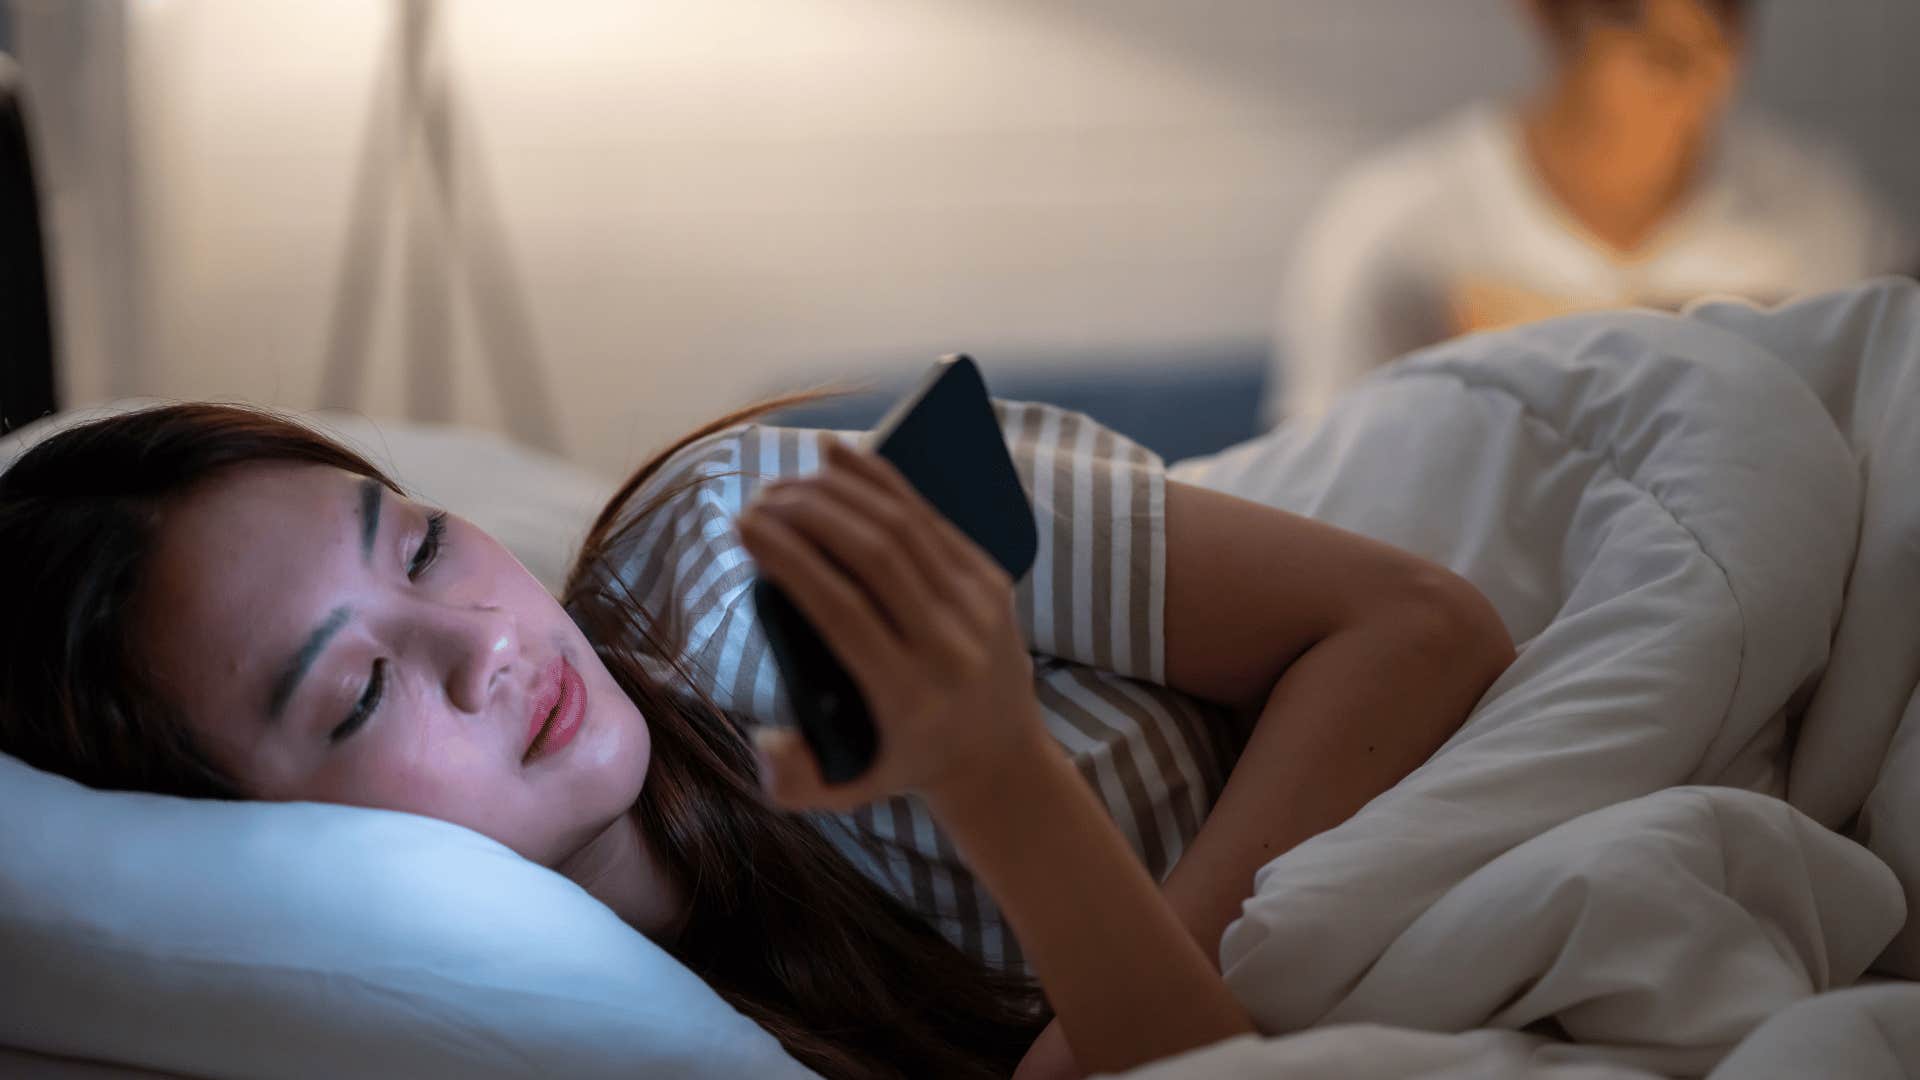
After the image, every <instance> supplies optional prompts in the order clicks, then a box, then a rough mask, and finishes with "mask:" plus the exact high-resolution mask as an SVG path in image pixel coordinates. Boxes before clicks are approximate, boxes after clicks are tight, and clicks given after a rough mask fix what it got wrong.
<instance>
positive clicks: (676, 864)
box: [0, 398, 1044, 1078]
mask: <svg viewBox="0 0 1920 1080" xmlns="http://www.w3.org/2000/svg"><path fill="white" fill-rule="evenodd" d="M793 400H795V399H793V398H785V399H777V400H775V401H771V402H766V403H763V404H762V405H759V406H755V407H753V408H749V409H743V410H740V411H738V412H735V413H732V414H729V415H727V416H723V417H720V418H719V419H717V420H715V421H713V422H712V423H709V424H706V425H703V426H702V427H700V428H699V429H697V430H695V431H693V432H690V433H688V434H687V435H686V436H684V437H683V438H681V439H679V440H677V441H675V442H674V443H673V444H672V445H670V446H668V447H667V448H665V449H664V450H662V451H661V452H660V453H658V454H656V455H654V457H653V458H652V459H650V460H649V461H647V462H646V463H645V464H644V465H642V466H641V467H640V468H639V469H638V470H637V471H636V472H635V473H634V474H633V476H632V477H630V478H629V479H628V480H627V482H626V483H625V484H624V485H622V487H621V489H620V491H619V492H618V493H617V494H616V495H615V497H614V498H613V500H611V501H610V502H609V503H608V505H607V507H606V509H604V510H603V511H602V512H601V514H600V516H599V518H598V520H596V521H595V522H594V525H593V528H592V529H591V531H590V532H589V534H588V537H587V539H586V541H585V543H584V544H583V545H582V550H581V554H580V557H579V559H578V560H577V561H576V563H575V566H574V569H573V571H572V573H571V574H570V575H569V578H568V582H567V586H566V588H565V589H564V590H563V594H562V601H563V603H565V605H566V607H567V610H568V612H569V614H571V615H572V617H573V618H574V619H575V621H576V622H578V623H579V625H580V626H581V628H582V630H583V631H585V633H586V635H587V638H588V640H590V641H592V642H593V643H594V646H595V649H596V651H597V652H598V653H599V655H600V657H601V659H602V660H603V661H604V662H605V664H606V666H607V669H608V670H609V671H610V672H611V673H612V674H613V677H614V678H615V680H616V681H618V682H619V684H620V686H621V687H622V688H623V689H624V690H625V691H626V693H627V694H628V696H629V697H631V698H632V699H633V701H634V703H635V704H636V705H637V706H638V707H639V708H640V710H641V713H642V715H644V716H645V717H646V718H647V722H648V726H649V728H650V729H651V733H652V737H653V742H654V746H655V750H654V760H653V764H652V766H651V767H650V769H649V772H648V777H647V782H646V785H645V786H644V788H643V789H642V791H641V796H640V801H639V804H638V805H637V806H635V808H634V811H633V812H634V813H635V814H636V815H637V816H638V819H639V821H640V823H641V827H642V828H644V829H646V830H647V833H648V835H649V836H650V837H651V838H653V841H654V843H655V844H656V846H657V850H658V851H659V852H660V853H661V856H662V858H663V859H664V860H665V861H666V862H667V864H668V865H669V867H670V868H671V869H672V871H673V872H675V873H676V874H677V875H678V876H679V878H680V880H681V881H682V882H684V883H685V886H686V892H687V895H688V898H689V901H690V913H689V915H688V918H687V921H686V923H685V925H684V926H683V928H682V929H681V931H680V933H679V934H678V935H677V936H676V937H675V939H674V941H673V942H672V943H671V944H670V946H669V948H670V950H671V951H672V952H673V953H674V954H675V955H676V956H677V957H678V958H679V959H680V960H682V961H683V962H685V963H686V964H687V965H688V966H689V967H691V968H692V969H693V970H694V971H696V972H698V973H699V974H700V975H701V976H702V977H703V978H705V979H706V980H707V981H708V983H709V984H710V985H712V986H713V988H714V989H715V990H716V991H717V992H718V993H719V994H720V995H721V996H722V997H723V998H725V999H726V1000H727V1001H728V1002H729V1003H730V1004H732V1005H733V1006H734V1007H735V1008H736V1009H739V1010H740V1011H741V1012H742V1013H743V1014H745V1015H747V1016H749V1017H751V1018H752V1019H753V1020H755V1021H757V1022H758V1023H759V1024H760V1025H761V1026H763V1027H765V1028H766V1029H767V1030H768V1031H770V1032H771V1033H772V1034H773V1035H774V1036H775V1037H777V1038H778V1039H779V1040H780V1041H781V1043H782V1044H783V1045H784V1046H785V1047H786V1049H787V1050H788V1052H789V1053H791V1054H792V1055H793V1056H794V1057H795V1058H797V1059H798V1060H799V1061H800V1062H802V1063H803V1064H805V1065H807V1066H809V1067H810V1068H812V1069H814V1070H815V1071H816V1072H819V1073H821V1074H823V1075H825V1076H829V1077H854V1078H868V1077H872V1078H880V1077H922V1076H937V1077H949V1076H950V1077H966V1078H971V1077H988V1076H1004V1075H1006V1074H1007V1073H1009V1072H1011V1071H1012V1069H1013V1066H1014V1065H1015V1063H1017V1062H1018V1060H1019V1058H1020V1056H1021V1054H1022V1053H1024V1052H1025V1050H1026V1048H1027V1046H1028V1045H1029V1044H1030V1043H1031V1042H1032V1040H1033V1038H1034V1036H1035V1035H1037V1034H1038V1030H1039V1026H1040V1024H1041V1022H1042V1021H1043V1020H1044V1013H1043V1011H1042V1009H1041V1003H1040V998H1039V995H1038V993H1037V991H1035V990H1034V989H1033V988H1032V987H1031V986H1030V985H1029V984H1027V983H1026V982H1025V981H1024V980H1021V979H1019V978H1017V977H1014V976H1011V975H1006V974H1002V973H999V972H996V971H993V970H990V969H988V968H987V967H985V966H984V965H982V964H981V963H980V962H978V961H977V960H975V959H973V958H971V957H969V956H967V955H966V954H965V953H963V952H961V951H960V950H959V949H958V948H956V947H955V946H954V945H952V944H951V943H949V942H948V941H947V940H946V939H945V938H943V937H941V936H940V935H939V934H938V933H936V932H935V931H934V930H933V929H932V927H931V926H930V925H929V924H928V923H927V922H926V921H925V920H924V919H923V918H922V917H920V916H919V915H918V914H916V913H915V912H914V911H912V910H911V909H909V908H908V907H907V906H906V905H904V904H903V903H902V902H900V901H899V900H898V899H896V898H895V897H894V896H893V895H892V894H891V893H889V892H887V891H886V890H885V889H883V888H881V887H880V886H879V885H877V884H875V883H874V882H873V881H871V880H869V879H868V878H867V877H866V876H865V875H863V874H862V873H861V872H860V871H859V870H858V869H856V868H855V867H854V866H853V864H852V863H851V862H849V861H848V860H847V859H846V857H844V856H843V855H842V854H841V853H840V852H839V850H838V849H837V848H835V847H834V845H833V844H832V843H831V842H830V841H829V840H828V839H827V838H826V837H825V836H824V835H822V833H821V832H820V830H819V829H818V828H817V827H816V826H815V825H814V824H812V823H811V822H809V821H807V820H806V819H803V818H799V817H794V816H791V815H787V814H784V813H781V812H778V811H776V810H773V809H771V808H770V807H768V806H767V805H766V804H765V803H764V802H763V801H762V799H761V798H760V794H759V785H758V778H757V776H756V772H755V759H754V755H753V753H752V751H751V749H750V747H749V742H748V740H747V738H746V737H745V733H744V726H743V724H742V722H741V721H740V719H739V718H737V717H734V716H730V715H728V714H727V713H725V712H723V711H722V710H720V709H719V708H717V707H715V706H714V705H713V703H712V702H711V701H710V700H709V699H708V698H707V697H706V696H705V695H704V694H703V693H702V692H701V691H700V689H699V685H698V683H697V681H696V680H695V679H693V678H691V677H689V676H688V674H687V673H686V672H685V671H683V670H680V669H679V668H677V667H676V666H674V663H673V658H674V656H676V655H677V650H676V649H675V648H674V647H673V645H674V643H673V642H671V641H667V640H663V639H662V638H661V637H660V636H659V634H658V633H657V632H656V628H655V626H654V624H653V620H652V619H651V618H650V616H649V613H648V612H646V611H645V610H644V609H643V608H642V607H641V606H640V605H639V604H638V603H637V602H635V599H634V598H633V597H631V596H628V595H625V594H624V593H623V591H622V590H621V589H620V588H619V584H618V579H617V577H615V576H614V575H611V574H608V573H605V572H604V571H605V565H606V558H607V554H608V552H609V550H610V549H611V547H612V546H613V545H614V544H615V543H616V542H617V541H618V540H619V539H621V538H622V537H624V536H626V535H627V534H628V530H630V529H632V528H636V527H638V526H639V525H640V523H641V522H643V521H644V520H645V518H646V516H647V515H648V514H649V513H652V512H655V511H656V510H657V509H658V508H659V507H660V506H661V505H662V504H663V503H665V502H666V501H668V500H669V499H671V497H672V495H673V494H674V491H673V490H671V489H670V490H668V491H666V492H664V493H662V494H660V495H659V496H657V497H654V498H653V499H652V500H651V501H650V504H649V505H647V506H638V507H630V506H628V503H629V501H630V500H632V499H633V497H634V495H635V493H636V492H638V491H640V490H641V489H642V487H643V486H644V485H646V483H647V482H648V481H649V480H650V479H653V478H654V477H656V476H657V475H658V474H659V473H660V470H661V468H662V466H664V465H665V464H666V463H667V460H668V459H669V458H670V457H671V456H672V455H673V454H674V453H675V452H677V451H679V450H680V449H682V448H684V447H686V446H687V445H689V444H691V443H692V442H694V441H696V440H698V439H700V438H703V437H705V436H707V435H710V434H713V433H715V432H718V431H721V430H724V429H725V428H727V427H731V426H733V425H735V424H739V423H743V422H745V421H747V420H749V419H752V418H753V417H755V416H757V415H759V414H761V413H764V412H766V411H768V410H770V409H774V408H778V407H780V406H782V405H785V404H790V403H791V402H792V401H793ZM265 461H283V462H284V461H291V462H305V463H310V464H316V465H330V466H333V467H335V468H339V469H343V470H345V471H347V472H351V473H355V474H357V475H360V476H367V477H372V478H374V479H377V480H379V481H380V482H381V483H383V484H386V485H387V486H388V487H390V488H393V489H394V490H396V491H398V490H399V488H398V486H397V485H395V484H394V483H393V481H392V480H391V479H389V478H388V477H387V476H385V475H384V474H383V473H382V472H381V471H380V470H379V469H378V468H376V467H375V466H374V465H373V464H372V463H371V462H369V461H367V460H366V459H365V458H363V457H361V456H360V455H358V454H355V453H353V452H352V451H351V450H348V449H346V448H345V447H343V446H341V445H339V444H338V443H337V442H335V441H333V440H331V439H329V438H327V437H326V436H324V435H322V434H320V433H318V432H316V431H314V430H312V429H310V428H308V427H306V426H304V425H302V424H300V423H297V422H295V421H293V420H291V419H288V418H286V417H282V416H279V415H276V414H273V413H270V412H266V411H263V410H257V409H250V408H242V407H238V406H229V405H206V404H189V405H169V406H161V407H158V408H152V409H145V410H141V411H139V412H133V413H126V414H122V415H119V416H114V417H109V418H106V419H102V420H95V421H92V422H89V423H86V424H82V425H79V426H77V427H74V428H70V429H68V430H66V431H63V432H61V433H59V434H56V435H54V436H52V437H50V438H48V439H46V440H45V441H43V442H41V443H39V444H38V445H36V446H35V447H33V448H32V449H31V450H29V451H27V453H26V454H25V455H23V456H22V457H21V458H20V459H19V460H18V461H17V462H16V463H15V464H14V465H13V466H12V468H10V469H7V470H6V471H5V472H0V596H5V597H7V598H8V603H7V607H8V611H7V615H6V617H5V618H0V750H3V751H5V752H7V753H11V754H13V755H15V756H17V757H19V758H21V759H22V760H24V761H26V762H27V763H28V764H30V765H33V766H35V767H37V768H41V769H45V770H47V771H50V772H55V773H59V774H62V775H65V776H69V777H72V778H74V779H76V780H79V781H80V782H82V783H85V784H88V785H90V786H93V787H98V788H108V789H117V790H138V791H152V792H158V793H161V794H169V795H181V796H187V797H199V798H218V799H240V798H246V797H247V793H246V792H245V791H244V790H243V788H242V786H241V785H240V784H239V783H238V782H237V781H236V780H235V779H234V778H233V777H232V776H231V775H230V774H229V773H228V772H226V771H225V770H224V769H222V768H221V767H220V765H219V764H218V763H217V762H216V761H214V760H213V758H212V757H211V756H210V755H209V754H208V753H207V752H206V751H205V749H204V748H203V747H202V746H200V745H198V744H197V743H196V740H195V739H194V738H193V735H192V730H191V728H189V726H188V725H187V724H186V723H185V721H184V718H183V717H182V716H181V715H180V713H179V711H178V710H177V709H176V708H175V707H174V706H172V705H171V704H170V703H169V702H168V701H167V700H166V699H165V698H164V697H163V696H162V695H160V694H159V693H158V692H157V691H156V690H155V680H154V678H153V677H152V675H151V673H150V672H149V671H148V670H147V668H146V666H145V664H144V661H143V658H142V656H141V653H140V650H139V649H138V648H137V643H136V642H135V641H134V639H133V637H132V635H131V632H130V629H129V624H130V623H131V621H132V620H131V619H129V618H127V617H126V614H127V611H128V609H129V605H130V603H131V602H132V601H133V600H134V598H135V597H136V595H137V594H138V592H139V590H140V588H141V586H142V583H143V579H142V575H143V571H144V569H145V562H146V556H147V553H148V551H149V550H150V549H151V547H152V543H153V539H154V534H155V532H156V530H157V527H158V522H159V515H160V514H161V512H162V511H163V510H164V508H165V507H166V506H168V505H169V504H171V503H172V502H174V501H175V500H178V499H179V498H181V497H182V496H183V495H184V494H186V493H187V492H188V491H190V490H191V489H192V488H194V487H195V486H196V485H198V484H202V483H206V482H207V481H208V480H209V479H210V478H212V477H214V476H215V475H217V474H218V473H220V472H221V471H223V470H225V469H229V468H232V467H234V466H238V465H242V464H246V463H250V462H265ZM643 658H644V660H643ZM648 661H651V662H655V663H661V664H665V665H666V666H667V669H668V670H670V671H672V672H674V675H675V677H674V678H673V679H671V680H662V679H660V678H658V677H657V676H656V675H654V674H652V673H650V670H649V663H648Z"/></svg>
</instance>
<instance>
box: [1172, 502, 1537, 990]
mask: <svg viewBox="0 0 1920 1080" xmlns="http://www.w3.org/2000/svg"><path fill="white" fill-rule="evenodd" d="M1166 518H1167V555H1166V558H1167V569H1166V574H1167V577H1166V581H1167V592H1166V642H1167V644H1166V649H1167V656H1166V665H1167V666H1166V674H1167V682H1168V684H1169V685H1170V686H1172V687H1174V688H1175V689H1177V690H1181V691H1183V692H1185V693H1189V694H1192V695H1193V696H1195V697H1198V698H1201V699H1203V700H1206V701H1211V702H1214V703H1217V704H1220V705H1225V706H1228V707H1230V708H1234V709H1236V710H1240V711H1242V712H1243V713H1254V712H1257V714H1258V719H1257V720H1256V721H1255V725H1254V729H1253V733H1252V735H1251V737H1250V738H1249V739H1248V742H1247V745H1246V748H1245V750H1244V751H1243V752H1242V753H1241V755H1240V758H1239V761H1238V762H1237V764H1236V765H1235V766H1234V769H1233V772H1232V775H1231V776H1230V777H1229V779H1228V782H1227V785H1226V788H1225V790H1224V791H1223V792H1222V794H1221V796H1220V799H1219V801H1218V802H1217V803H1215V805H1214V808H1213V811H1212V813H1211V814H1210V815H1209V816H1208V818H1207V821H1206V824H1205V825H1204V826H1203V827H1202V828H1201V831H1200V834H1199V836H1198V838H1197V839H1196V840H1195V841H1194V843H1193V844H1192V846H1190V847H1189V848H1188V849H1187V851H1186V853H1185V854H1184V855H1182V856H1181V859H1180V862H1179V864H1178V865H1176V866H1175V867H1174V870H1173V873H1172V874H1171V875H1170V876H1169V877H1168V879H1167V882H1166V886H1165V888H1166V894H1167V897H1168V899H1169V900H1170V901H1171V902H1172V903H1173V906H1174V908H1175V910H1176V911H1178V912H1179V913H1180V916H1181V918H1182V919H1183V920H1184V921H1185V922H1186V924H1187V927H1188V929H1189V930H1190V931H1192V933H1193V935H1194V938H1195V940H1197V941H1198V942H1199V943H1200V945H1201V947H1202V948H1204V949H1205V950H1206V951H1207V954H1208V955H1209V956H1217V955H1218V951H1219V944H1220V936H1221V934H1222V933H1223V932H1224V931H1225V930H1226V927H1227V924H1228V923H1230V922H1232V921H1233V920H1234V919H1235V918H1237V917H1238V916H1239V913H1240V905H1241V903H1242V902H1243V901H1244V900H1245V899H1246V898H1247V897H1248V896H1250V895H1252V892H1253V874H1254V871H1256V870H1258V869H1259V868H1260V867H1261V866H1262V865H1264V864H1266V863H1267V862H1269V861H1271V860H1272V859H1274V858H1275V857H1277V856H1279V855H1280V854H1281V853H1283V852H1285V851H1286V850H1288V849H1289V848H1291V847H1293V846H1294V845H1296V844H1298V843H1300V842H1301V841H1303V840H1306V839H1307V838H1308V837H1311V836H1313V835H1315V834H1316V833H1319V832H1323V831H1325V830H1327V829H1329V828H1332V827H1333V826H1335V825H1337V824H1339V823H1340V822H1342V821H1345V820H1346V819H1347V818H1348V817H1351V816H1352V815H1353V814H1354V812H1355V811H1357V810H1359V809H1360V807H1361V806H1363V805H1365V804H1366V802H1367V801H1368V800H1370V799H1372V798H1373V797H1374V796H1375V795H1378V794H1380V793H1381V792H1383V791H1385V790H1386V789H1387V788H1389V787H1391V786H1393V785H1394V784H1395V783H1397V782H1398V781H1399V780H1400V779H1401V778H1402V777H1404V776H1406V775H1407V774H1408V773H1409V772H1412V771H1413V770H1414V769H1415V768H1416V767H1418V766H1419V765H1420V763H1421V762H1423V761H1425V760H1426V759H1427V757H1428V756H1429V755H1431V754H1432V753H1433V751H1434V750H1435V749H1437V748H1438V747H1439V746H1440V744H1441V743H1442V742H1444V741H1446V739H1447V737H1448V736H1450V735H1452V734H1453V732H1454V731H1455V730H1456V729H1457V728H1459V726H1460V724H1461V723H1462V722H1463V721H1464V720H1465V719H1466V717H1467V714H1468V713H1469V712H1470V711H1471V710H1472V708H1473V707H1474V705H1475V704H1477V703H1478V702H1479V700H1480V696H1481V695H1482V694H1483V693H1485V692H1486V689H1487V687H1488V686H1490V685H1491V684H1492V683H1493V680H1494V679H1496V678H1497V677H1499V675H1500V673H1501V672H1502V671H1504V670H1505V669H1506V667H1507V665H1508V664H1510V663H1511V662H1512V661H1513V655H1514V653H1513V642H1512V640H1511V639H1510V638H1509V637H1508V635H1507V631H1506V627H1505V625H1504V624H1502V622H1501V621H1500V617H1499V615H1498V613H1496V612H1495V611H1494V609H1493V606H1492V605H1491V604H1489V603H1488V602H1487V600H1486V598H1485V597H1484V596H1482V595H1481V594H1480V592H1479V590H1477V589H1475V588H1474V587H1473V585H1471V584H1470V583H1468V582H1467V581H1465V580H1464V579H1462V578H1460V577H1459V576H1457V575H1455V574H1453V573H1452V572H1450V571H1448V570H1446V569H1445V568H1444V567H1440V566H1438V565H1435V564H1433V563H1431V562H1428V561H1427V560H1425V559H1422V558H1420V557H1418V556H1415V555H1412V554H1410V553H1408V552H1405V551H1401V550H1400V549H1398V548H1394V547H1391V546H1389V545H1387V544H1382V543H1379V542H1377V541H1374V540H1370V539H1367V538H1366V537H1362V536H1359V535H1357V534H1355V533H1350V532H1346V531H1344V530H1341V529H1337V528H1335V527H1333V526H1331V525H1327V524H1325V523H1322V522H1317V521H1314V520H1312V519H1310V518H1305V517H1301V516H1299V515H1296V514H1289V513H1286V512H1285V511H1281V510H1277V509H1274V508H1272V507H1268V506H1264V505H1261V504H1259V503H1253V502H1249V501H1247V500H1244V499H1238V498H1234V497H1233V496H1230V495H1224V494H1221V493H1219V492H1214V491H1208V490H1206V489H1203V488H1196V487H1192V486H1189V485H1186V484H1179V483H1173V482H1169V483H1168V484H1167V496H1166Z"/></svg>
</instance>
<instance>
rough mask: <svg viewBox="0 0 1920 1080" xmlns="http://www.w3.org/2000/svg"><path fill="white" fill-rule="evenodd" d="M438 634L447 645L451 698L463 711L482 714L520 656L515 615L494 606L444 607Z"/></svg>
mask: <svg viewBox="0 0 1920 1080" xmlns="http://www.w3.org/2000/svg"><path fill="white" fill-rule="evenodd" d="M436 621H437V622H438V623H439V624H440V625H439V627H438V633H437V635H436V636H438V637H440V638H441V640H442V642H443V644H444V648H445V658H446V661H445V662H446V678H447V697H448V699H449V700H450V701H452V703H453V706H454V708H456V709H459V710H460V711H461V712H467V713H479V712H483V711H485V710H486V707H487V703H488V702H489V701H491V700H492V699H493V695H494V694H495V692H497V691H498V689H499V688H500V685H501V683H502V682H503V680H504V678H505V676H506V675H507V673H508V672H509V671H510V670H512V668H513V665H514V662H515V661H516V660H518V659H519V657H520V634H519V629H518V627H516V626H515V624H514V619H513V616H511V615H510V614H508V613H507V612H506V611H505V610H503V609H501V608H497V607H493V606H490V605H484V604H481V605H468V606H459V607H455V606H449V607H446V608H443V609H442V612H441V615H440V617H439V619H437V620H436Z"/></svg>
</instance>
